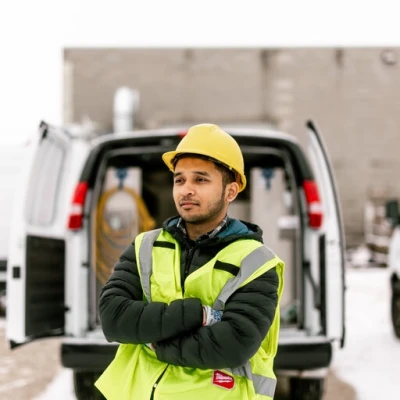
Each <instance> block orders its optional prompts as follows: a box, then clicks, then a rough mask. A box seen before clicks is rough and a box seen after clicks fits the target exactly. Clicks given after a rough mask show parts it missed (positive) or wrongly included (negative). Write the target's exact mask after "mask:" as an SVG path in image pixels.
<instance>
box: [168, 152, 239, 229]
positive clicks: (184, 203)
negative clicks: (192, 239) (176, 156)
mask: <svg viewBox="0 0 400 400" xmlns="http://www.w3.org/2000/svg"><path fill="white" fill-rule="evenodd" d="M235 184H236V183H235ZM235 184H229V185H227V187H226V190H224V188H223V186H222V174H221V172H220V171H218V170H217V168H216V167H215V165H214V163H213V162H211V161H207V160H203V159H200V158H182V159H180V160H178V162H177V164H176V166H175V172H174V189H173V196H174V201H175V206H176V209H177V211H178V213H179V215H180V216H181V217H182V218H183V220H184V221H185V222H186V223H189V224H194V225H201V224H204V225H210V226H211V227H210V229H212V227H213V224H214V223H215V225H216V224H218V223H219V222H220V221H221V220H222V218H223V217H224V216H225V214H226V212H227V209H228V205H229V202H230V201H232V200H233V199H231V197H232V193H231V190H229V186H230V185H235ZM234 197H236V196H234Z"/></svg>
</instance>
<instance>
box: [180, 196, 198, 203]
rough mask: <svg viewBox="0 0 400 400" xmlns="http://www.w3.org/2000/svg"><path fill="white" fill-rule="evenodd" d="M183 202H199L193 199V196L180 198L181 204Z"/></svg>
mask: <svg viewBox="0 0 400 400" xmlns="http://www.w3.org/2000/svg"><path fill="white" fill-rule="evenodd" d="M182 203H193V204H199V202H198V201H196V200H194V199H192V198H191V197H182V198H181V199H180V200H179V204H182Z"/></svg>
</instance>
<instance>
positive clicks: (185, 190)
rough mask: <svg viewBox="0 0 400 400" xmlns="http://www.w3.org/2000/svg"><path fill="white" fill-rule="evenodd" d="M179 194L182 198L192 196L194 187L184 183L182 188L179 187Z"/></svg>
mask: <svg viewBox="0 0 400 400" xmlns="http://www.w3.org/2000/svg"><path fill="white" fill-rule="evenodd" d="M180 192H181V194H182V196H184V197H186V196H193V195H194V192H195V191H194V186H193V185H192V184H191V183H190V182H188V181H186V182H185V183H184V184H183V185H182V186H180Z"/></svg>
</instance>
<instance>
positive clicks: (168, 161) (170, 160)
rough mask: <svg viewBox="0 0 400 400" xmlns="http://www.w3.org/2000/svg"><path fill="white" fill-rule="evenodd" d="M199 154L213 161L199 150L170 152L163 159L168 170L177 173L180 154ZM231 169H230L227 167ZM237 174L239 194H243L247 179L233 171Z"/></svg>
mask: <svg viewBox="0 0 400 400" xmlns="http://www.w3.org/2000/svg"><path fill="white" fill-rule="evenodd" d="M187 153H190V154H198V155H201V156H205V157H209V158H210V160H211V159H212V157H210V156H209V154H208V153H207V152H201V151H199V150H198V149H185V151H176V150H175V151H168V152H166V153H164V154H163V155H162V159H163V161H164V163H165V164H166V165H167V167H168V169H169V170H170V171H171V172H174V171H175V168H174V164H173V160H174V158H175V157H176V156H177V155H178V154H187ZM216 162H218V160H216ZM227 168H228V169H229V167H227ZM233 171H234V172H235V174H236V175H237V176H238V177H239V178H240V181H239V182H238V183H239V192H241V191H242V190H244V188H245V187H246V184H247V181H246V177H245V175H244V174H241V173H239V172H238V171H236V170H233Z"/></svg>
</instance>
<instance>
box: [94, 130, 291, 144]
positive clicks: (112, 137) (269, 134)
mask: <svg viewBox="0 0 400 400" xmlns="http://www.w3.org/2000/svg"><path fill="white" fill-rule="evenodd" d="M221 128H222V129H224V130H226V131H227V132H228V133H230V134H231V135H233V136H242V137H246V136H249V137H259V138H269V139H277V140H282V141H288V142H291V143H294V144H297V145H299V141H298V139H297V138H296V137H295V136H293V135H291V134H288V133H285V132H281V131H278V130H275V129H271V128H257V127H249V128H246V127H236V126H232V127H230V126H228V125H226V126H225V125H221ZM186 130H187V128H186V129H185V128H184V127H182V129H180V128H177V127H175V128H157V129H138V130H134V131H130V132H117V133H106V134H104V135H101V136H98V137H96V138H94V139H92V140H91V144H92V145H93V146H97V145H101V144H104V143H106V142H112V141H119V140H126V139H131V138H139V137H147V136H149V134H151V136H153V137H164V136H165V137H170V136H176V135H177V134H179V133H182V132H185V131H186Z"/></svg>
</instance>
